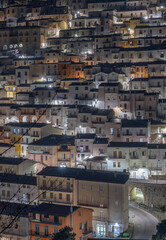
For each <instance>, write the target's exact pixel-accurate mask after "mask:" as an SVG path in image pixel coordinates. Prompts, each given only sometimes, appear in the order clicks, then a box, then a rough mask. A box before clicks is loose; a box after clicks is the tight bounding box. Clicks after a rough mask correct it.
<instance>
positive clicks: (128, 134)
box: [123, 133, 133, 136]
mask: <svg viewBox="0 0 166 240" xmlns="http://www.w3.org/2000/svg"><path fill="white" fill-rule="evenodd" d="M132 135H133V134H132V133H123V136H132Z"/></svg>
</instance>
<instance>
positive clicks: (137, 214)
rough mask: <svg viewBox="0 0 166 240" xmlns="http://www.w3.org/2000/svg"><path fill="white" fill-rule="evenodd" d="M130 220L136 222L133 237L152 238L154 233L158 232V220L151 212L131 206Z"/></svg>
mask: <svg viewBox="0 0 166 240" xmlns="http://www.w3.org/2000/svg"><path fill="white" fill-rule="evenodd" d="M129 217H130V222H132V223H133V224H134V233H133V238H132V239H146V240H148V239H151V238H152V235H153V234H155V233H156V226H157V224H158V220H157V219H156V218H155V217H154V216H153V215H151V214H150V213H148V212H146V211H144V210H142V209H139V208H136V207H134V206H131V205H130V207H129Z"/></svg>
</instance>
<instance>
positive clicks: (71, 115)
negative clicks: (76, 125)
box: [68, 114, 77, 118]
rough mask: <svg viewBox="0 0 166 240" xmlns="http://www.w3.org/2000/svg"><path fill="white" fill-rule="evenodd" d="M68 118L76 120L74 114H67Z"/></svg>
mask: <svg viewBox="0 0 166 240" xmlns="http://www.w3.org/2000/svg"><path fill="white" fill-rule="evenodd" d="M68 118H77V115H76V114H69V115H68Z"/></svg>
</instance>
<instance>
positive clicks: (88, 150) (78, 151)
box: [77, 149, 91, 153]
mask: <svg viewBox="0 0 166 240" xmlns="http://www.w3.org/2000/svg"><path fill="white" fill-rule="evenodd" d="M90 152H91V151H90V149H83V150H80V149H78V150H77V153H90Z"/></svg>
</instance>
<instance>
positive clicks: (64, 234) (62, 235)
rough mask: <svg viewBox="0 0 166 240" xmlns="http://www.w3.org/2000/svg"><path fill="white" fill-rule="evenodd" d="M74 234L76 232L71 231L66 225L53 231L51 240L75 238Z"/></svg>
mask: <svg viewBox="0 0 166 240" xmlns="http://www.w3.org/2000/svg"><path fill="white" fill-rule="evenodd" d="M75 236H76V234H75V233H72V229H71V228H70V227H68V226H66V227H64V228H62V229H60V230H59V232H57V233H55V234H54V235H53V238H52V240H75Z"/></svg>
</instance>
